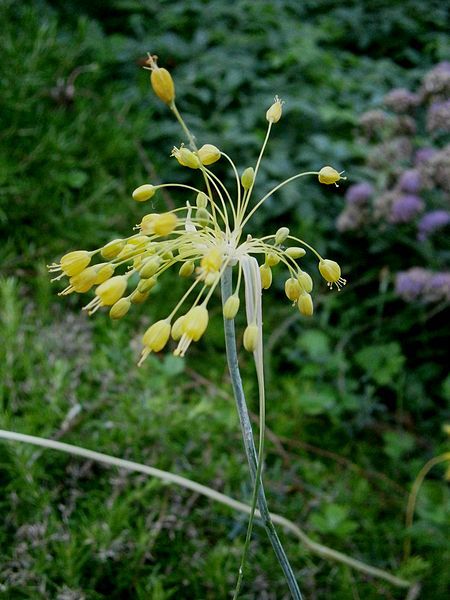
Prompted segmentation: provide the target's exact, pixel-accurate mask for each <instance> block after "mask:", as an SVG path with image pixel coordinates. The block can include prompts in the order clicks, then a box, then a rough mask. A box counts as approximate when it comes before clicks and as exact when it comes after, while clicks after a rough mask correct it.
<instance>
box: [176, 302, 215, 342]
mask: <svg viewBox="0 0 450 600" xmlns="http://www.w3.org/2000/svg"><path fill="white" fill-rule="evenodd" d="M208 321H209V316H208V310H207V308H206V307H205V306H203V305H201V306H194V308H191V310H190V311H189V312H188V313H186V315H185V317H184V319H183V325H182V330H183V334H184V335H185V336H186V337H187V338H188V339H190V340H193V341H194V342H198V340H199V339H200V338H201V337H202V335H203V334H204V333H205V331H206V328H207V327H208Z"/></svg>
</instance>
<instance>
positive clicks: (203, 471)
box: [0, 0, 450, 600]
mask: <svg viewBox="0 0 450 600" xmlns="http://www.w3.org/2000/svg"><path fill="white" fill-rule="evenodd" d="M448 12H449V11H448V7H446V6H445V3H442V2H440V1H437V0H428V2H426V3H424V2H421V1H419V0H404V1H403V2H401V3H397V2H394V3H392V2H387V1H383V0H379V1H377V2H370V3H369V2H367V3H364V2H360V1H357V0H348V1H346V2H342V1H338V0H334V1H333V0H315V1H309V0H306V1H304V2H301V3H300V2H297V0H278V1H275V0H272V1H268V0H260V1H259V2H252V1H250V0H236V1H235V2H229V3H224V2H222V1H221V0H209V1H201V0H183V1H180V2H169V1H166V0H160V1H150V0H141V1H139V0H110V1H109V2H100V1H98V0H90V1H89V2H88V1H86V0H77V1H75V0H66V1H65V2H57V1H55V2H41V1H38V0H36V1H34V2H32V1H28V2H20V3H18V2H12V1H10V0H2V1H1V2H0V14H1V22H2V31H1V33H0V39H1V42H2V59H1V61H0V73H1V77H0V115H1V122H2V130H1V133H0V136H1V144H0V181H1V186H0V228H1V230H2V233H1V234H2V244H1V250H0V252H1V272H2V278H1V283H0V292H1V301H0V337H1V339H2V343H1V347H0V372H1V377H0V401H1V403H0V407H1V412H0V423H1V427H2V428H4V429H11V430H15V431H20V432H23V433H30V434H34V435H39V436H44V437H48V438H53V439H60V440H63V441H66V442H69V443H73V444H78V445H81V446H86V447H88V448H91V449H96V450H99V451H101V452H105V453H109V454H113V455H116V456H119V457H123V458H128V459H130V460H135V461H137V462H142V463H147V464H150V465H153V466H156V467H159V468H162V469H167V470H171V471H174V472H177V473H180V474H183V475H185V476H187V477H190V478H192V479H196V480H197V481H200V482H201V483H204V484H206V485H209V486H211V487H213V488H215V489H217V490H220V491H223V492H224V493H226V494H229V495H231V496H234V497H236V498H239V499H243V500H247V501H248V500H249V498H250V495H251V488H250V485H249V479H248V476H247V466H246V461H245V457H244V453H243V449H242V446H241V441H240V435H241V434H240V430H239V425H238V420H237V416H236V412H235V408H234V403H233V399H232V396H231V388H230V385H229V381H228V377H227V372H226V368H225V354H224V341H223V330H222V323H221V312H220V303H219V301H218V298H217V299H216V302H215V307H216V308H215V313H214V311H213V315H212V319H211V324H210V327H209V329H208V332H207V334H206V335H205V336H204V338H203V340H202V341H201V342H200V343H199V344H195V345H194V346H192V347H191V349H190V351H189V353H188V356H187V357H186V359H185V360H184V361H181V360H178V359H175V358H174V357H173V356H172V355H171V354H170V353H167V354H165V355H162V356H154V355H152V356H150V357H149V359H148V360H147V361H146V363H145V365H144V366H143V367H142V368H141V369H139V370H138V369H137V368H136V361H137V356H138V352H139V347H140V338H141V335H142V332H143V330H144V329H145V328H146V326H147V325H148V323H149V322H151V321H152V320H155V319H157V318H160V317H162V316H165V312H166V306H165V305H164V304H165V303H164V302H161V298H164V299H165V298H168V297H169V296H172V295H173V297H174V298H175V297H177V296H178V294H179V292H180V291H181V289H183V286H182V282H180V281H179V280H178V278H176V277H173V278H170V284H169V283H168V280H169V278H164V279H165V280H166V281H164V280H163V281H162V282H161V288H160V290H159V294H158V295H156V294H155V295H154V296H152V299H151V301H150V302H148V303H146V304H144V305H143V306H140V307H139V308H138V309H136V310H134V311H132V312H131V313H130V314H129V315H128V316H127V317H126V319H124V320H122V321H120V322H118V323H117V322H114V323H113V322H111V321H110V320H109V318H108V316H107V315H106V314H97V315H96V316H95V317H94V318H91V319H89V318H87V317H86V315H85V314H82V313H81V311H80V308H81V307H82V306H83V305H84V304H85V298H84V297H81V298H80V297H69V298H68V299H61V298H58V296H57V292H58V291H60V289H61V286H60V285H59V284H58V283H54V284H50V281H49V280H50V278H49V275H48V274H47V271H46V265H47V264H50V263H51V262H53V261H55V260H58V259H59V257H60V256H61V255H63V254H65V253H66V252H68V251H69V250H74V249H92V248H97V247H99V246H101V245H102V244H104V243H105V242H107V241H108V240H110V239H113V238H117V237H123V236H125V235H129V233H128V232H130V230H131V227H132V226H133V225H134V224H135V223H137V222H139V221H140V219H141V218H142V216H143V214H145V213H146V212H148V207H147V206H142V205H137V204H136V203H133V201H132V200H131V191H132V190H133V189H134V188H135V187H137V186H138V185H140V184H141V183H144V182H150V181H151V182H152V183H155V182H156V183H157V182H162V181H173V180H174V179H176V180H177V181H180V182H191V183H192V182H193V181H195V178H196V175H195V174H193V172H192V171H189V172H187V170H184V169H181V168H179V167H178V165H177V164H175V163H174V160H173V159H171V160H170V159H169V155H170V151H171V149H172V146H173V145H179V144H180V142H181V141H184V140H183V136H182V133H181V131H180V130H179V128H178V125H177V123H176V122H175V121H174V120H173V118H172V116H171V114H170V111H168V109H167V107H166V106H164V105H163V104H162V103H160V102H158V101H157V99H156V98H155V97H154V96H153V94H152V92H151V89H150V86H149V75H148V72H147V71H144V70H143V69H142V68H141V67H142V64H143V61H144V60H145V56H146V52H147V51H149V52H152V53H155V54H157V55H158V56H159V57H160V65H161V66H165V67H167V68H168V69H170V71H171V73H172V74H173V77H174V79H175V82H176V87H177V101H178V105H179V107H180V109H181V110H182V112H183V114H184V116H185V118H186V120H187V122H188V124H189V126H190V127H191V129H192V130H193V131H194V133H195V134H196V136H197V139H198V141H199V142H200V143H201V144H203V143H212V144H216V145H217V146H218V147H219V148H221V149H223V150H224V151H225V152H227V153H228V154H230V155H231V156H232V157H233V158H234V160H235V162H236V163H237V165H238V166H239V168H240V170H241V171H242V170H243V169H244V168H246V167H247V166H249V165H252V164H254V161H255V158H256V156H257V152H258V150H259V147H260V145H261V143H262V140H263V137H264V134H265V127H266V122H265V118H264V115H265V111H266V109H267V108H268V107H269V106H270V104H271V102H272V100H273V97H274V95H275V94H279V95H280V96H281V97H282V98H283V100H285V102H286V104H285V107H284V113H283V118H282V119H281V121H280V122H279V123H278V124H277V125H276V127H275V128H274V130H273V135H272V137H271V140H270V143H269V147H268V151H267V154H266V157H265V160H264V161H263V163H262V167H261V171H260V178H259V180H258V184H257V191H259V192H261V193H262V192H264V191H266V190H267V189H270V187H272V186H273V185H275V184H276V183H277V182H279V181H281V180H283V179H285V178H286V177H288V176H290V175H292V174H294V173H297V172H299V171H303V170H310V169H313V170H317V169H319V168H320V167H322V166H323V165H325V164H331V165H333V166H334V167H336V168H337V169H338V170H343V169H345V171H346V175H347V176H348V180H347V181H346V182H343V183H342V185H341V186H340V187H339V188H334V187H331V186H329V187H325V186H320V185H319V184H318V183H317V182H316V181H315V180H313V179H311V180H310V181H306V180H302V181H301V183H300V184H298V185H297V184H294V185H292V186H286V187H285V188H283V190H281V191H280V192H279V193H278V194H277V195H276V196H274V197H273V198H272V199H271V200H270V201H268V202H267V203H266V204H265V208H264V209H263V210H261V211H260V212H258V218H257V220H256V221H254V224H253V231H254V232H255V233H258V234H260V235H266V234H268V233H272V232H273V231H275V229H276V228H277V227H278V226H281V225H288V226H289V227H290V228H291V230H292V231H295V232H296V233H297V235H298V236H299V237H302V238H303V239H306V240H307V241H308V242H309V243H311V244H312V245H314V246H315V247H317V249H318V250H319V251H320V252H321V253H322V254H323V255H325V256H327V257H329V258H332V259H334V260H337V261H339V263H340V264H341V265H342V270H343V275H344V276H345V277H346V278H347V280H348V284H347V286H346V288H344V290H343V291H341V292H340V293H339V294H337V293H335V292H329V291H328V290H327V289H326V286H325V284H324V283H323V282H322V281H321V280H320V277H317V276H316V265H315V264H314V263H310V264H309V265H308V267H306V268H309V270H310V272H311V274H312V276H313V278H314V280H315V295H314V302H315V315H314V317H313V318H311V319H309V320H307V319H305V318H303V317H300V315H298V313H297V312H296V311H293V309H292V308H291V306H290V304H289V302H288V301H287V299H286V298H285V296H284V292H283V284H284V279H285V273H282V270H281V269H279V271H277V270H275V271H274V275H275V277H274V284H273V286H272V288H271V290H270V291H269V292H267V293H266V294H265V305H264V311H265V317H264V326H265V347H266V354H267V365H266V369H267V399H268V407H267V412H268V415H267V420H268V427H269V430H270V431H269V432H268V438H269V439H268V442H267V458H266V473H265V480H266V486H267V493H268V497H269V505H270V507H271V509H272V510H273V511H274V512H278V513H281V514H283V515H284V516H286V517H287V518H289V519H292V520H293V521H295V522H296V523H298V524H299V525H300V526H301V527H303V528H304V529H305V531H306V532H307V533H308V535H310V536H311V537H312V538H313V539H315V540H317V541H320V542H322V543H325V544H327V545H329V546H332V547H334V548H336V549H338V550H341V551H342V552H345V553H347V554H349V555H351V556H354V557H355V558H359V559H361V560H364V561H366V562H369V563H371V564H374V565H375V566H378V567H381V568H384V569H387V570H390V571H392V572H394V573H396V574H398V575H401V576H403V577H407V578H417V579H419V580H420V581H421V582H422V584H423V590H422V594H423V596H421V597H423V598H429V597H431V595H432V596H433V598H435V599H436V600H437V599H440V598H442V599H444V598H447V597H448V596H447V593H446V591H445V590H447V592H448V586H449V585H450V582H449V573H448V564H449V558H450V556H449V548H448V534H449V528H448V525H449V522H450V502H449V499H450V494H449V489H448V483H446V477H445V464H442V465H439V466H436V467H435V468H434V469H433V470H432V471H431V472H430V474H429V476H428V477H427V478H426V480H425V482H424V484H423V486H422V488H421V490H420V493H419V497H418V503H417V509H416V513H415V518H414V524H413V526H412V527H411V528H410V529H409V530H406V529H405V525H404V522H405V508H406V502H407V498H408V493H409V491H410V488H411V485H412V483H413V481H414V479H415V477H416V476H417V474H418V472H419V471H420V469H421V468H422V466H423V465H424V464H425V463H426V462H427V461H428V460H430V459H431V458H433V457H435V456H438V455H440V454H442V453H443V452H444V451H446V450H447V451H448V436H446V434H445V431H444V425H445V424H446V423H449V422H450V415H449V399H450V377H449V375H448V364H449V361H448V350H447V345H448V341H447V338H448V307H449V301H450V274H449V270H448V258H449V254H450V251H449V246H448V242H447V244H446V240H448V233H449V222H450V213H449V210H450V208H449V195H450V147H449V131H450V63H449V62H446V59H447V60H448V57H449V56H450V47H449V46H450V44H449V38H448V35H447V33H448V30H446V27H447V25H448V22H449V14H448ZM222 169H223V171H222ZM215 171H216V172H217V173H218V174H220V175H222V176H223V177H225V178H227V177H228V176H229V175H228V174H227V172H226V170H225V165H223V164H221V163H220V162H219V163H217V165H215ZM184 200H185V198H184V197H183V196H182V195H177V194H173V195H172V194H171V195H168V194H165V195H162V194H161V195H158V200H157V201H155V203H154V206H155V208H156V209H157V210H163V209H164V207H165V206H166V205H168V206H170V205H172V204H178V203H182V202H184ZM305 265H306V263H305ZM169 285H170V288H169V287H168V286H169ZM164 286H167V288H165V287H164ZM242 324H243V323H242V322H241V321H238V335H239V338H238V343H239V345H240V344H241V336H242ZM206 357H207V360H206ZM242 371H243V375H244V380H245V386H246V391H247V394H248V400H249V403H250V406H251V408H252V410H254V411H255V412H256V411H257V391H256V385H255V379H254V373H253V368H252V364H251V360H250V358H249V356H248V355H247V354H245V353H242ZM0 457H1V458H0V486H1V494H0V514H1V523H2V525H1V528H0V545H1V548H2V557H1V559H0V597H4V598H8V599H9V598H11V599H16V598H17V599H22V598H30V599H33V600H34V599H37V598H43V599H44V598H45V599H46V598H49V599H54V598H55V599H58V600H82V599H89V600H90V599H102V598H113V599H121V600H122V599H127V598H129V599H135V598H137V599H143V598H145V599H149V598H150V599H153V600H165V599H168V598H195V599H197V598H198V599H200V598H205V599H219V598H220V599H221V598H229V597H230V590H232V588H233V586H234V583H235V578H236V573H237V566H238V562H239V558H240V554H241V551H242V546H243V541H244V537H245V528H246V519H245V517H243V516H242V515H239V514H235V513H232V512H231V511H230V510H228V509H226V508H224V507H221V506H218V505H213V504H212V503H211V502H210V501H208V500H206V499H204V498H202V497H199V496H196V495H194V494H192V493H190V492H188V491H185V490H182V489H177V488H174V487H167V486H164V485H163V484H161V483H160V482H159V481H156V480H151V479H148V478H146V477H144V476H139V475H130V474H126V473H123V472H118V471H117V470H113V469H111V470H109V469H105V468H103V467H101V466H99V465H97V464H95V463H92V462H87V461H81V460H79V459H75V458H70V457H69V456H66V455H61V454H57V453H55V452H52V451H45V452H44V451H37V450H36V449H35V448H32V447H27V446H24V445H19V444H15V445H14V444H13V443H4V442H1V453H0ZM447 464H448V463H447ZM407 539H410V540H411V548H412V551H411V553H410V554H409V555H408V554H406V555H405V553H404V544H405V541H406V540H407ZM283 541H284V543H285V545H286V549H287V553H288V555H289V557H290V558H291V561H292V564H293V566H294V569H295V571H296V574H297V576H298V578H299V580H300V582H301V585H302V589H303V591H304V593H305V596H306V597H307V598H311V599H313V598H317V599H325V598H336V599H341V598H342V599H346V598H353V599H360V598H361V599H362V598H364V599H369V600H370V599H372V598H373V599H375V598H386V599H397V598H404V596H405V592H404V591H402V590H398V589H395V588H393V587H392V586H390V585H389V584H386V583H382V582H380V581H377V580H376V579H371V578H367V577H364V576H362V575H361V574H359V573H357V572H352V571H350V570H349V569H348V568H345V567H342V566H339V565H336V564H333V563H330V562H327V561H324V560H322V559H320V558H319V557H317V556H314V555H312V554H310V553H308V552H307V551H306V550H305V548H304V547H302V546H301V545H299V544H298V543H297V541H295V540H293V539H292V538H289V537H288V536H287V534H286V535H283ZM242 598H248V599H250V598H259V599H283V598H287V591H286V586H285V583H284V581H283V578H282V574H281V571H280V569H279V568H278V566H277V565H276V563H275V560H274V556H273V554H272V551H271V548H270V546H269V544H268V542H267V540H266V537H265V533H264V531H263V530H262V529H261V528H259V527H256V529H255V533H254V536H253V541H252V544H251V555H250V561H249V567H248V569H247V575H246V578H245V587H244V592H243V595H242Z"/></svg>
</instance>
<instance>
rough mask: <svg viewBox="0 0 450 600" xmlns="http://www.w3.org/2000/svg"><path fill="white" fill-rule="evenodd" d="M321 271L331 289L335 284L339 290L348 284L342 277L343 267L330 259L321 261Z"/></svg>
mask: <svg viewBox="0 0 450 600" xmlns="http://www.w3.org/2000/svg"><path fill="white" fill-rule="evenodd" d="M319 271H320V274H321V275H322V277H323V278H324V279H325V281H326V282H327V285H328V287H330V288H332V287H333V283H334V284H335V285H336V287H337V288H338V290H339V289H340V288H341V287H342V286H344V285H345V284H346V283H347V281H346V280H345V279H343V278H342V277H341V267H340V266H339V265H338V263H337V262H336V261H334V260H329V259H328V258H326V259H324V260H321V261H320V262H319Z"/></svg>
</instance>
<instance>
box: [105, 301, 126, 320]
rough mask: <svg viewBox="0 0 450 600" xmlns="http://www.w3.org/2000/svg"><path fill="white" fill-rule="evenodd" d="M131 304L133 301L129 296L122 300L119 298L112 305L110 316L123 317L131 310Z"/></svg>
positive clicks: (112, 317) (114, 317)
mask: <svg viewBox="0 0 450 600" xmlns="http://www.w3.org/2000/svg"><path fill="white" fill-rule="evenodd" d="M130 306H131V302H130V301H129V300H128V298H121V299H120V300H117V302H116V303H115V304H113V305H112V306H111V309H110V311H109V316H110V317H111V319H113V320H116V319H121V318H122V317H124V316H125V315H126V314H127V312H128V311H129V310H130Z"/></svg>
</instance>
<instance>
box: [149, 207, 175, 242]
mask: <svg viewBox="0 0 450 600" xmlns="http://www.w3.org/2000/svg"><path fill="white" fill-rule="evenodd" d="M177 223H178V219H177V216H176V215H175V214H174V213H171V212H166V213H161V214H160V215H156V216H155V218H154V219H153V222H152V228H153V233H155V234H156V235H162V236H165V235H169V233H172V231H173V230H174V229H175V227H176V226H177Z"/></svg>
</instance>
